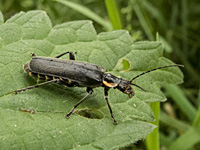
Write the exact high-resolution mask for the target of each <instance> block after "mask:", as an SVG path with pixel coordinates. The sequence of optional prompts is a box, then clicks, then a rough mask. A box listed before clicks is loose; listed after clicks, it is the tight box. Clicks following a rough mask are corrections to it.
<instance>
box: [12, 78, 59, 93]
mask: <svg viewBox="0 0 200 150" xmlns="http://www.w3.org/2000/svg"><path fill="white" fill-rule="evenodd" d="M52 82H59V79H54V80H50V81H46V82H43V83H40V84H36V85H33V86H29V87H26V88H23V89H19V90H16V91H14V92H13V94H17V93H20V92H22V91H26V90H30V89H33V88H37V87H39V86H41V85H45V84H48V83H52Z"/></svg>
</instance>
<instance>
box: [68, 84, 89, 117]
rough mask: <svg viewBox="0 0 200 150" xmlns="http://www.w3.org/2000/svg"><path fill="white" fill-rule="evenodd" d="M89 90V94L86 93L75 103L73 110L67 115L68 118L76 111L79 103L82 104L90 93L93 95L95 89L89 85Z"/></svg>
mask: <svg viewBox="0 0 200 150" xmlns="http://www.w3.org/2000/svg"><path fill="white" fill-rule="evenodd" d="M87 92H88V93H87V95H85V96H84V97H83V98H82V99H81V100H80V101H79V102H78V103H77V104H76V105H74V107H73V108H72V110H71V111H70V112H69V113H68V114H67V115H66V116H65V117H66V118H69V117H70V116H71V114H72V113H73V112H74V110H75V109H76V107H78V105H80V104H81V103H82V102H83V101H84V100H85V99H86V98H87V97H88V96H89V95H91V94H92V92H93V90H92V89H91V88H88V87H87Z"/></svg>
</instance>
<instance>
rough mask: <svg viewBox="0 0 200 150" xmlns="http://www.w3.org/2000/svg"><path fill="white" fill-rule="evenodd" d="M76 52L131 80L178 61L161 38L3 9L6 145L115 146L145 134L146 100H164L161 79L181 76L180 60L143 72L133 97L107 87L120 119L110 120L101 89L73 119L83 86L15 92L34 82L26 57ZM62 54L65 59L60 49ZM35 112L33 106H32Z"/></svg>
mask: <svg viewBox="0 0 200 150" xmlns="http://www.w3.org/2000/svg"><path fill="white" fill-rule="evenodd" d="M66 51H72V52H77V54H76V55H75V56H76V60H79V61H85V62H90V63H93V64H97V65H99V66H103V67H105V68H106V72H110V73H112V74H114V75H116V76H121V77H123V78H125V79H127V80H131V79H132V78H133V77H134V76H136V75H138V74H139V73H141V72H144V71H147V70H149V69H152V68H155V67H158V66H164V65H169V64H173V62H171V61H170V60H168V59H166V58H164V57H162V53H163V48H162V44H161V43H160V42H137V43H134V42H133V40H132V39H131V36H130V35H129V33H128V32H127V31H124V30H118V31H113V32H104V33H100V34H97V33H96V31H95V29H94V27H93V25H92V22H91V21H73V22H68V23H63V24H60V25H56V26H54V27H52V24H51V21H50V19H49V17H48V16H47V15H46V13H45V12H43V11H29V12H27V13H25V12H20V13H19V14H16V15H15V16H13V17H12V18H10V19H8V20H7V21H4V20H3V16H2V14H0V68H1V69H0V85H1V86H0V120H1V121H0V147H1V149H20V148H22V147H24V148H26V149H117V148H120V147H124V146H127V145H130V144H132V143H134V142H136V141H138V140H141V139H144V138H145V137H146V136H147V135H148V134H149V133H151V132H152V131H153V129H154V128H155V126H154V125H152V124H150V123H148V122H146V121H154V114H153V112H152V110H151V109H150V107H149V104H148V103H149V102H155V101H165V100H166V98H165V96H164V95H163V94H162V92H161V91H160V89H159V86H158V85H161V84H166V83H181V82H182V78H183V75H182V73H181V71H180V70H179V68H178V67H174V68H167V69H162V70H157V71H154V72H151V73H149V74H146V75H144V76H142V77H140V78H138V79H137V80H135V81H134V83H136V84H138V85H139V86H141V87H143V88H144V89H145V90H146V91H147V92H143V91H141V90H140V89H138V88H136V87H134V91H135V96H134V97H133V98H128V96H127V95H125V94H123V93H121V92H120V91H118V90H114V89H111V90H110V91H109V101H110V104H111V107H112V109H113V113H114V116H115V119H116V120H117V121H118V124H117V125H113V120H112V119H111V117H110V113H109V109H108V107H107V105H106V101H105V100H104V93H103V88H101V87H100V88H95V89H94V92H93V94H92V95H91V96H89V97H88V98H87V100H85V101H84V102H83V103H82V104H81V105H80V106H78V108H77V109H76V111H75V113H74V114H72V116H71V117H70V118H69V119H66V118H65V117H64V116H65V115H66V113H68V112H69V111H70V110H71V108H72V107H73V106H74V105H75V104H76V103H77V102H78V101H79V100H80V99H81V98H82V97H84V96H85V95H86V88H80V87H73V88H70V87H64V86H62V85H58V84H49V85H44V86H41V87H39V88H35V89H32V90H27V91H25V92H21V93H19V94H17V95H14V94H12V92H13V91H14V90H17V89H21V88H24V87H27V86H30V85H34V84H37V79H34V78H32V77H30V76H29V75H28V74H26V73H24V71H23V68H22V66H23V64H25V63H27V62H28V61H30V60H31V57H32V56H31V54H30V53H31V52H33V53H35V54H36V55H37V56H48V57H55V56H56V55H58V54H60V53H63V52H66ZM61 59H68V56H63V57H62V58H61ZM33 112H34V113H33Z"/></svg>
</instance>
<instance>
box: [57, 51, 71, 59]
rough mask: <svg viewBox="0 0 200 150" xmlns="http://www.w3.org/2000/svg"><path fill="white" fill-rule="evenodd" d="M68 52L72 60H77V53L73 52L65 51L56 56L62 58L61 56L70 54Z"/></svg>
mask: <svg viewBox="0 0 200 150" xmlns="http://www.w3.org/2000/svg"><path fill="white" fill-rule="evenodd" d="M68 53H69V59H70V60H75V55H74V53H73V52H64V53H62V54H60V55H58V56H56V57H55V58H60V57H62V56H64V55H66V54H68Z"/></svg>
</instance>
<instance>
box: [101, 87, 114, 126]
mask: <svg viewBox="0 0 200 150" xmlns="http://www.w3.org/2000/svg"><path fill="white" fill-rule="evenodd" d="M109 89H110V88H108V87H105V88H104V94H105V100H106V103H107V105H108V108H109V110H110V114H111V117H112V118H113V123H114V124H117V121H116V120H115V118H114V115H113V112H112V108H111V106H110V104H109V102H108V90H109Z"/></svg>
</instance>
